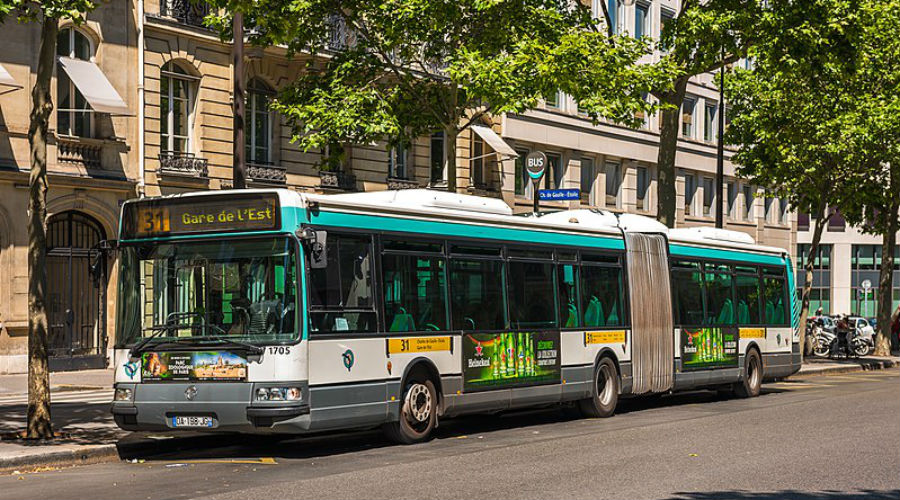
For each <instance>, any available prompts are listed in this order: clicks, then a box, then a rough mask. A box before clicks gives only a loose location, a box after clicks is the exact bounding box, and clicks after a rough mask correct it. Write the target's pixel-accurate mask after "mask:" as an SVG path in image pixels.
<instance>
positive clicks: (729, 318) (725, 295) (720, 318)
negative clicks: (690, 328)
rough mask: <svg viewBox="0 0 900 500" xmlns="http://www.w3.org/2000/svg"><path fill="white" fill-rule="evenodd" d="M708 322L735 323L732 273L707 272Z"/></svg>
mask: <svg viewBox="0 0 900 500" xmlns="http://www.w3.org/2000/svg"><path fill="white" fill-rule="evenodd" d="M704 281H705V282H706V324H708V325H733V324H734V319H735V318H734V302H733V301H732V293H731V281H732V279H731V275H730V274H725V273H709V272H708V273H706V277H705V280H704Z"/></svg>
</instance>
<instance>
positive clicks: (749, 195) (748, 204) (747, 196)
mask: <svg viewBox="0 0 900 500" xmlns="http://www.w3.org/2000/svg"><path fill="white" fill-rule="evenodd" d="M741 189H742V190H743V192H744V213H743V216H744V220H748V221H749V220H753V188H752V187H751V186H748V185H746V184H745V185H744V186H743V187H742V188H741Z"/></svg>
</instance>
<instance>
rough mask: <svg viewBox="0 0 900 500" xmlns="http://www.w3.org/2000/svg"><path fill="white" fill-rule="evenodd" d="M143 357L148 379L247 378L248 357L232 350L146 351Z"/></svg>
mask: <svg viewBox="0 0 900 500" xmlns="http://www.w3.org/2000/svg"><path fill="white" fill-rule="evenodd" d="M141 358H142V359H141V361H142V362H141V367H142V370H141V375H142V378H143V380H144V381H145V382H197V381H206V380H215V381H241V380H246V379H247V360H246V359H244V358H243V357H241V356H238V355H237V354H234V353H232V352H225V351H213V352H174V351H172V352H168V351H167V352H145V353H144V354H143V355H142V356H141Z"/></svg>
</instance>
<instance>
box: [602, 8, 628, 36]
mask: <svg viewBox="0 0 900 500" xmlns="http://www.w3.org/2000/svg"><path fill="white" fill-rule="evenodd" d="M606 9H607V11H608V12H609V22H610V24H611V25H612V31H613V34H618V33H621V32H622V26H623V23H624V22H625V5H624V4H623V2H622V0H607V2H606Z"/></svg>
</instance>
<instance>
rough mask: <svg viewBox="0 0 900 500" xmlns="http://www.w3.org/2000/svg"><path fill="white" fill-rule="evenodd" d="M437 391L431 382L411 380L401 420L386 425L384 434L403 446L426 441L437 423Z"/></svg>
mask: <svg viewBox="0 0 900 500" xmlns="http://www.w3.org/2000/svg"><path fill="white" fill-rule="evenodd" d="M437 405H438V396H437V390H435V388H434V383H432V382H431V380H428V379H425V380H411V381H409V382H408V383H407V384H406V390H405V391H404V393H403V399H402V400H401V404H400V418H399V420H398V421H396V422H391V423H388V424H385V426H384V432H385V434H387V436H388V437H389V438H390V439H391V440H392V441H396V442H398V443H402V444H413V443H420V442H422V441H426V440H427V439H428V438H430V437H431V432H432V431H433V430H434V428H435V424H436V423H437Z"/></svg>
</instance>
